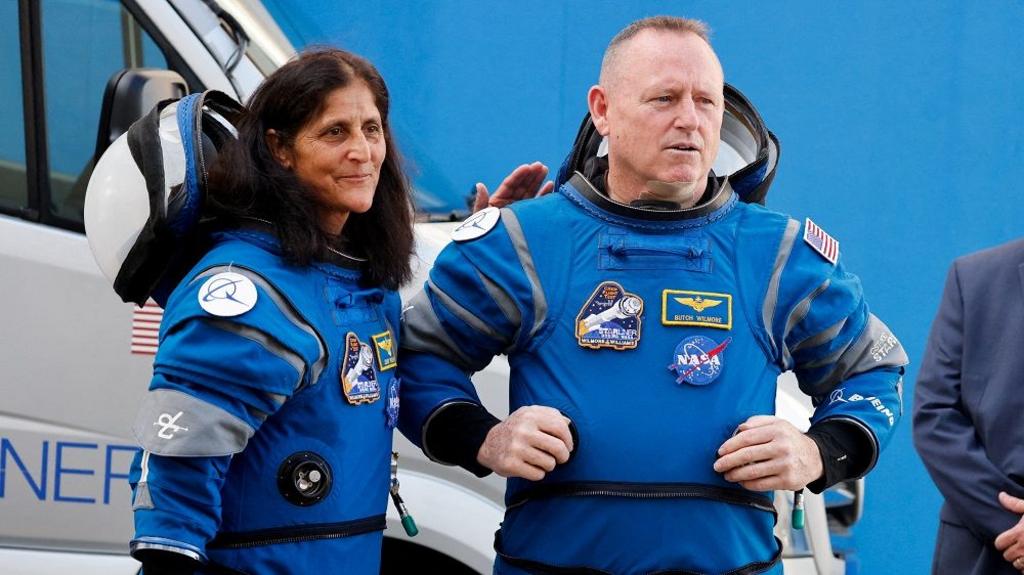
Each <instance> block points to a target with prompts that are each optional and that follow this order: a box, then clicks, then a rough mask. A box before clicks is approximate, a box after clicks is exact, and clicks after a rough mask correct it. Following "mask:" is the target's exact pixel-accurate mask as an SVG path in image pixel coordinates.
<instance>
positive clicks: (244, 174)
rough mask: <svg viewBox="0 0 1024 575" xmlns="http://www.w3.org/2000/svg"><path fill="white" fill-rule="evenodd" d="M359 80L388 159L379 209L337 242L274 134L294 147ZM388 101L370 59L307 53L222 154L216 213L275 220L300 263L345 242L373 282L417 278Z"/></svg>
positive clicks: (392, 285)
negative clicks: (272, 141) (276, 150)
mask: <svg viewBox="0 0 1024 575" xmlns="http://www.w3.org/2000/svg"><path fill="white" fill-rule="evenodd" d="M356 80H362V81H364V82H366V85H367V86H368V87H369V88H370V92H372V93H373V98H374V103H375V104H376V105H377V110H378V111H379V112H380V116H381V119H382V121H383V123H384V125H383V129H384V139H385V140H384V141H385V142H386V143H387V154H386V155H385V157H384V163H383V165H382V166H381V169H380V179H379V181H378V183H377V189H376V191H375V193H374V197H373V205H372V206H371V207H370V209H369V210H368V211H367V212H366V213H363V214H357V213H352V214H350V215H349V217H348V220H347V221H346V223H345V226H344V228H343V230H342V234H341V235H342V237H341V238H337V237H332V236H330V235H329V234H327V233H326V232H324V231H323V230H322V229H321V227H320V216H319V214H320V207H319V204H318V203H317V201H316V200H315V196H314V194H313V193H312V191H311V190H309V189H308V188H307V186H305V185H304V184H303V183H302V182H300V181H299V179H298V178H297V177H296V176H295V174H293V173H292V172H291V171H290V170H287V169H285V168H284V167H282V166H281V165H280V164H279V163H278V161H277V160H276V159H275V157H274V154H273V152H272V150H271V148H270V146H269V144H268V142H267V138H266V133H267V130H271V129H273V130H274V131H275V132H276V133H277V134H279V135H280V138H281V140H282V142H283V143H284V144H286V145H288V146H291V145H292V142H293V138H294V137H295V135H296V134H297V133H298V132H299V131H300V130H301V128H302V127H303V126H305V125H306V124H307V123H309V122H310V121H312V120H313V119H315V118H316V116H317V115H318V114H319V113H320V112H321V111H322V110H323V108H324V105H325V102H326V100H327V97H328V96H329V95H330V94H331V92H333V91H334V90H337V89H338V88H344V87H346V86H348V85H350V84H351V83H352V82H353V81H356ZM388 104H389V101H388V89H387V86H386V85H385V84H384V79H383V78H382V77H381V75H380V73H379V72H378V71H377V69H376V68H374V66H373V64H371V63H370V62H369V61H367V60H366V59H365V58H362V57H360V56H357V55H355V54H352V53H350V52H346V51H344V50H338V49H335V48H320V49H315V50H310V51H307V52H304V53H302V54H300V55H299V56H298V57H297V58H295V59H294V60H292V61H290V62H288V63H287V64H285V65H284V66H282V67H281V68H279V69H278V70H277V71H275V72H274V73H273V74H271V75H270V76H269V77H267V79H266V80H265V81H264V82H263V84H261V85H260V87H259V88H257V90H256V92H255V93H254V94H253V96H252V99H251V100H250V102H249V106H248V111H247V112H246V113H245V114H244V115H243V116H242V118H241V120H240V121H239V122H238V141H237V142H232V143H231V144H229V145H227V146H225V147H224V148H223V149H222V150H221V153H220V155H219V157H218V158H217V162H216V164H215V166H214V167H213V169H212V170H211V174H210V198H209V205H210V211H211V213H212V214H214V215H217V216H220V217H224V216H227V217H228V218H245V217H249V218H259V219H262V220H267V221H269V222H272V223H273V225H274V228H275V231H276V233H277V236H278V238H279V240H280V242H281V248H282V250H283V252H284V257H285V258H286V259H287V260H289V261H290V262H292V263H294V264H297V265H305V264H307V263H309V262H310V261H311V260H313V259H316V258H318V257H323V256H324V255H325V254H326V252H327V248H328V247H334V248H340V247H341V246H342V245H344V246H345V247H346V249H348V250H353V251H354V252H355V253H356V254H357V255H359V256H361V257H365V258H366V259H367V260H368V261H367V264H366V265H365V266H364V268H363V270H364V281H365V282H366V283H367V284H369V285H380V286H384V287H386V288H388V289H398V287H399V286H400V285H401V284H403V283H405V282H406V281H408V280H409V279H411V277H412V270H411V267H410V261H409V260H410V257H411V256H412V251H413V215H412V213H413V212H412V199H411V192H410V185H409V181H408V179H407V178H406V175H405V172H404V170H403V168H402V159H401V156H400V154H399V153H398V149H397V147H396V146H395V143H394V137H393V136H392V134H391V126H390V123H389V121H388Z"/></svg>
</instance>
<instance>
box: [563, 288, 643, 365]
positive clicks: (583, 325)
mask: <svg viewBox="0 0 1024 575" xmlns="http://www.w3.org/2000/svg"><path fill="white" fill-rule="evenodd" d="M643 311H644V300H643V299H642V298H640V296H638V295H636V294H632V293H629V292H627V291H626V290H625V289H623V288H622V286H621V285H619V284H618V283H616V282H603V283H601V285H599V286H597V289H596V290H594V293H593V294H591V295H590V298H589V299H587V303H585V304H583V308H582V309H580V313H579V314H578V315H577V316H576V340H577V341H578V342H579V344H580V345H581V346H582V347H586V348H590V349H601V348H608V349H616V350H619V351H622V350H626V349H635V348H636V346H637V344H638V343H639V342H640V327H641V318H640V316H641V314H643Z"/></svg>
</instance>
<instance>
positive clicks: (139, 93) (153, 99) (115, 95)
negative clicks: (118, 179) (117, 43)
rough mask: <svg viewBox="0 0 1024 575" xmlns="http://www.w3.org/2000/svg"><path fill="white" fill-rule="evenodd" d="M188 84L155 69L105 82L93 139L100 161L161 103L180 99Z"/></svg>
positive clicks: (133, 70)
mask: <svg viewBox="0 0 1024 575" xmlns="http://www.w3.org/2000/svg"><path fill="white" fill-rule="evenodd" d="M187 94H188V84H187V83H186V82H185V79H184V78H182V77H181V75H179V74H178V73H177V72H172V71H170V70H161V69H155V68H125V69H122V70H120V71H118V72H115V73H114V75H113V76H111V77H110V81H108V82H107V89H106V90H105V91H104V93H103V108H102V110H100V125H99V131H98V132H97V135H96V155H95V156H94V157H95V158H99V157H100V156H101V155H102V154H103V152H104V151H105V150H106V149H107V146H109V145H110V144H111V143H113V142H114V140H116V139H117V138H118V136H120V135H121V134H123V133H125V132H127V131H128V127H129V126H131V125H132V123H134V122H135V120H138V119H139V118H141V117H142V116H143V115H145V114H146V112H149V111H150V110H151V109H153V106H155V105H157V103H159V102H160V101H162V100H167V99H169V98H182V97H184V96H186V95H187Z"/></svg>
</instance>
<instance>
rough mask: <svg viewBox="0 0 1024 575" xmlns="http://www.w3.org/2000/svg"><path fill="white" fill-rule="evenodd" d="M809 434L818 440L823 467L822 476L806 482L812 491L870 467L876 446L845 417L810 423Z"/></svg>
mask: <svg viewBox="0 0 1024 575" xmlns="http://www.w3.org/2000/svg"><path fill="white" fill-rule="evenodd" d="M807 436H808V437H810V438H811V439H812V440H813V441H814V443H815V444H817V446H818V451H820V452H821V464H822V469H823V470H824V473H822V476H821V477H820V478H818V479H816V480H814V481H812V482H811V483H809V484H807V489H809V490H810V491H811V492H812V493H821V492H822V491H824V490H826V489H828V488H829V487H832V486H833V485H835V484H837V483H839V482H840V481H845V480H847V479H853V478H855V477H860V476H861V475H863V474H864V473H865V472H866V471H867V469H868V466H869V465H870V462H871V459H872V453H873V449H874V447H873V445H872V443H871V441H870V439H869V438H867V437H865V436H864V434H863V433H862V432H861V431H860V430H859V429H857V428H855V427H853V426H851V425H848V424H846V423H844V422H842V421H837V420H825V421H821V422H818V423H816V424H814V425H813V426H811V428H810V429H809V430H808V431H807Z"/></svg>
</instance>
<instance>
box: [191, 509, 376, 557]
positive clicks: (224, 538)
mask: <svg viewBox="0 0 1024 575" xmlns="http://www.w3.org/2000/svg"><path fill="white" fill-rule="evenodd" d="M386 527H387V519H386V517H385V515H384V514H383V513H382V514H380V515H373V516H370V517H364V518H362V519H354V520H352V521H342V522H340V523H320V524H318V525H302V526H297V527H274V528H271V529H257V530H255V531H234V532H227V533H218V534H217V536H216V537H214V538H213V540H212V541H210V542H209V543H207V544H206V547H207V549H242V548H245V547H258V546H260V545H274V544H278V543H299V542H302V541H315V540H318V539H341V538H342V537H353V536H355V535H363V534H365V533H372V532H374V531H383V530H384V529H385V528H386Z"/></svg>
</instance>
